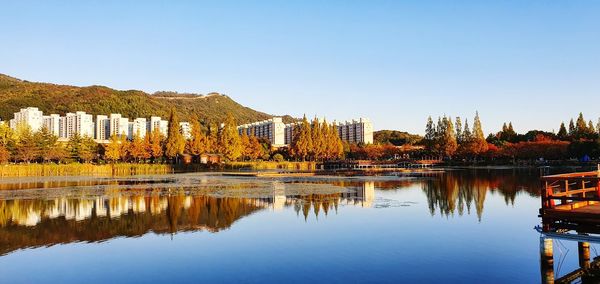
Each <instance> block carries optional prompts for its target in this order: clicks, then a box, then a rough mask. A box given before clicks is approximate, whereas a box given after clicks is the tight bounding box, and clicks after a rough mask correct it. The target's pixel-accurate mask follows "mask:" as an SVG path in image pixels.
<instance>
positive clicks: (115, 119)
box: [109, 113, 129, 137]
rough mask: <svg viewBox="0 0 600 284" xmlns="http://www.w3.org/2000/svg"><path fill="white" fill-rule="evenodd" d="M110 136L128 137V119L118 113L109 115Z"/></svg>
mask: <svg viewBox="0 0 600 284" xmlns="http://www.w3.org/2000/svg"><path fill="white" fill-rule="evenodd" d="M109 120H110V127H109V130H110V131H109V133H110V135H111V136H112V135H117V136H120V135H125V136H127V137H129V135H128V133H129V118H126V117H123V116H121V114H120V113H111V114H110V117H109Z"/></svg>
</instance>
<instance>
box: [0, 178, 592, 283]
mask: <svg viewBox="0 0 600 284" xmlns="http://www.w3.org/2000/svg"><path fill="white" fill-rule="evenodd" d="M539 176H540V175H539V171H538V170H529V171H528V170H478V171H474V170H455V171H448V172H444V173H429V174H411V175H408V174H407V175H391V176H365V177H335V176H329V177H305V178H283V177H282V178H240V177H223V176H218V175H213V174H175V175H166V176H156V177H132V178H94V177H80V178H25V179H4V180H2V184H0V282H2V283H47V282H59V283H67V282H68V283H148V282H172V283H198V282H219V283H238V282H250V283H296V282H298V283H304V282H318V283H331V282H353V283H355V282H370V283H373V282H376V283H385V282H388V283H398V282H404V283H415V282H419V283H438V282H442V281H443V282H448V283H483V282H485V283H539V282H541V281H542V278H541V275H542V274H543V271H541V268H540V233H538V232H537V231H536V230H534V227H535V226H537V225H539V224H540V218H539V217H538V210H539V207H540V197H539V186H540V182H539ZM591 251H592V257H595V256H598V254H597V247H596V245H592V248H591ZM554 252H555V259H554V270H555V271H554V272H555V273H556V277H557V278H558V277H560V276H561V275H565V274H567V273H569V272H570V271H572V270H575V269H577V268H578V263H577V243H576V242H568V241H555V248H554Z"/></svg>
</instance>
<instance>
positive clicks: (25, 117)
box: [9, 107, 44, 131]
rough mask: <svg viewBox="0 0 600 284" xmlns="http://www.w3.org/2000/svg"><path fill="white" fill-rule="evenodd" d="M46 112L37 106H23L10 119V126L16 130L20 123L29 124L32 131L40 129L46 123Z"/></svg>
mask: <svg viewBox="0 0 600 284" xmlns="http://www.w3.org/2000/svg"><path fill="white" fill-rule="evenodd" d="M43 116H44V114H43V113H42V111H40V110H39V109H38V108H37V107H28V108H22V109H21V110H20V111H19V112H16V113H15V114H14V118H13V119H11V120H10V121H9V125H10V128H12V129H14V130H16V129H17V128H18V127H19V126H20V125H28V126H29V127H30V128H31V130H32V131H38V130H40V129H41V128H42V126H43V125H44V119H43Z"/></svg>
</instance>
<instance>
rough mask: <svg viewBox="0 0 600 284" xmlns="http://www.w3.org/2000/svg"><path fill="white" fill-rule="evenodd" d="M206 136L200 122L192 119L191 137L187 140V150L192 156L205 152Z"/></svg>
mask: <svg viewBox="0 0 600 284" xmlns="http://www.w3.org/2000/svg"><path fill="white" fill-rule="evenodd" d="M206 146H207V137H206V135H205V134H204V131H202V126H201V125H200V122H198V121H196V120H194V121H192V139H190V140H189V141H188V142H187V147H186V148H187V151H188V152H189V153H190V154H191V155H193V156H196V157H198V156H200V155H202V154H204V153H206V152H207V147H206Z"/></svg>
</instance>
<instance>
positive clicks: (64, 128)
mask: <svg viewBox="0 0 600 284" xmlns="http://www.w3.org/2000/svg"><path fill="white" fill-rule="evenodd" d="M59 133H60V135H59V136H58V137H59V138H65V139H69V138H71V137H73V136H74V135H75V133H78V134H79V135H80V136H82V137H83V136H87V137H92V138H93V137H94V119H93V117H92V115H91V114H87V113H85V112H84V111H78V112H75V113H71V112H69V113H67V114H66V115H65V116H64V117H63V118H62V119H60V127H59Z"/></svg>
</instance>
